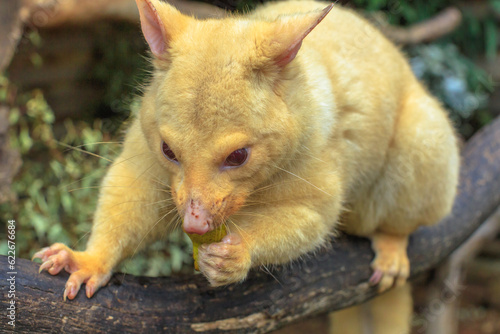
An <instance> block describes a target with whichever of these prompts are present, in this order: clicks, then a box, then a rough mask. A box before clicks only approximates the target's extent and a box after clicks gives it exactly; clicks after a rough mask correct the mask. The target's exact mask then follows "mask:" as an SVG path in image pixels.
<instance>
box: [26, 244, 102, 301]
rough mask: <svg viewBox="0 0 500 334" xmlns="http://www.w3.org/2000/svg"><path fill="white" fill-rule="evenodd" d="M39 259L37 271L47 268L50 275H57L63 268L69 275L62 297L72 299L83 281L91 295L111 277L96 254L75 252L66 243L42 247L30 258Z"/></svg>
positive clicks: (87, 293) (88, 294)
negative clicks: (40, 261)
mask: <svg viewBox="0 0 500 334" xmlns="http://www.w3.org/2000/svg"><path fill="white" fill-rule="evenodd" d="M36 258H38V259H41V260H42V264H41V265H40V269H39V272H40V273H41V272H42V271H44V270H47V271H48V272H49V274H51V275H57V274H59V272H60V271H61V270H62V269H64V270H66V271H67V272H68V273H70V274H71V275H70V276H69V278H68V281H67V282H66V287H65V289H64V294H63V298H64V300H66V297H67V298H69V299H73V298H75V297H76V295H77V294H78V291H79V290H80V286H81V285H82V283H85V285H86V287H85V290H86V295H87V297H88V298H90V297H92V296H93V295H94V293H95V292H96V291H97V290H98V289H99V288H100V287H102V286H104V285H106V284H107V283H108V281H109V279H110V277H111V270H105V269H103V266H102V261H100V260H99V259H98V258H97V257H96V256H92V255H90V254H88V253H86V252H75V251H73V250H71V249H70V248H69V247H67V246H66V245H63V244H60V243H56V244H53V245H52V246H50V247H46V248H43V249H42V250H40V251H38V252H37V253H35V255H33V258H32V260H34V259H36Z"/></svg>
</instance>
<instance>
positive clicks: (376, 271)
mask: <svg viewBox="0 0 500 334" xmlns="http://www.w3.org/2000/svg"><path fill="white" fill-rule="evenodd" d="M371 240H372V248H373V250H374V252H375V258H374V259H373V261H372V263H371V267H372V269H373V274H372V277H371V278H370V284H372V285H377V284H378V289H379V291H380V292H382V291H385V290H387V289H389V288H391V287H392V286H393V285H396V286H401V285H403V284H405V283H406V280H407V279H408V276H409V274H410V261H409V260H408V254H407V251H406V248H407V246H408V236H407V235H403V236H400V235H391V234H385V233H375V234H374V235H372V236H371Z"/></svg>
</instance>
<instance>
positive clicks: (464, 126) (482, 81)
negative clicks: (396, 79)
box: [407, 44, 493, 137]
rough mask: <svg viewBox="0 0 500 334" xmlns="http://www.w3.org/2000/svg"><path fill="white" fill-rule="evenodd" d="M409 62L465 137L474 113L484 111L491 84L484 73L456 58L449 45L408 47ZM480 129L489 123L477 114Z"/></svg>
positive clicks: (467, 61) (458, 56) (458, 53)
mask: <svg viewBox="0 0 500 334" xmlns="http://www.w3.org/2000/svg"><path fill="white" fill-rule="evenodd" d="M407 51H408V54H409V56H410V62H411V65H412V68H413V71H414V73H415V74H416V76H417V77H418V78H419V79H421V80H422V81H424V82H425V83H426V85H427V87H428V88H429V89H430V91H431V92H432V93H433V94H434V95H435V96H436V97H438V98H439V100H440V101H442V102H443V104H444V105H445V106H446V108H447V109H448V111H449V113H450V116H451V118H452V120H453V121H454V123H455V126H456V127H457V128H458V130H459V132H460V133H461V134H462V135H463V136H465V137H469V136H471V135H472V133H473V132H474V128H473V127H472V126H471V124H469V122H470V120H471V119H473V116H474V113H475V112H477V111H478V110H484V108H486V107H487V102H488V97H489V94H490V93H491V92H492V90H493V83H492V82H491V81H490V79H489V78H488V76H487V75H486V73H485V72H484V71H482V70H481V69H479V68H478V67H477V66H475V65H474V63H472V62H471V61H470V60H469V59H468V58H466V57H465V56H463V55H462V54H460V52H459V51H458V49H457V47H456V46H455V45H453V44H430V45H420V46H415V47H411V48H409V49H408V50H407ZM481 115H482V118H481V119H479V122H480V125H485V122H488V121H490V120H491V119H489V118H485V117H484V116H485V113H481Z"/></svg>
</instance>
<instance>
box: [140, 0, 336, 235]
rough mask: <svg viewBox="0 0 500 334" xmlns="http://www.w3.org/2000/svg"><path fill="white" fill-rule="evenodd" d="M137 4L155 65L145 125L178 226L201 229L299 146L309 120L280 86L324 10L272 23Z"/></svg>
mask: <svg viewBox="0 0 500 334" xmlns="http://www.w3.org/2000/svg"><path fill="white" fill-rule="evenodd" d="M136 2H137V5H138V7H139V11H140V15H141V25H142V31H143V33H144V36H145V38H146V41H147V42H148V44H149V46H150V49H151V51H152V53H153V56H154V59H153V63H154V65H155V71H154V76H153V79H152V83H151V86H150V87H149V88H148V89H147V91H146V93H145V97H144V100H143V106H142V110H141V115H140V117H141V125H142V129H143V132H144V134H145V136H146V138H147V141H148V144H149V146H150V149H151V151H152V152H153V154H156V155H157V156H158V159H159V161H160V164H161V165H162V166H163V167H164V168H165V169H166V170H168V171H169V174H170V175H171V180H170V184H171V192H172V196H173V199H174V201H175V204H176V206H177V209H178V211H179V213H180V214H181V216H183V217H184V226H183V227H184V230H185V231H186V232H189V233H198V234H204V233H206V232H208V231H210V230H212V229H214V228H215V227H217V226H218V225H220V224H222V222H223V221H224V220H225V219H226V218H227V217H229V216H230V215H231V214H233V213H235V212H236V211H238V210H239V209H240V208H241V207H242V205H244V204H245V202H246V200H247V198H248V196H249V195H250V194H251V193H252V191H253V190H255V189H256V187H258V186H259V185H260V184H262V183H263V182H265V181H266V180H268V179H269V178H270V177H271V176H272V175H273V174H275V173H276V172H277V171H279V168H278V167H277V166H280V165H281V164H282V163H283V161H285V160H287V159H291V158H292V156H294V152H296V150H297V147H299V146H300V144H301V140H302V137H303V134H304V129H303V127H305V126H307V124H303V122H302V118H303V116H302V115H298V113H297V112H295V111H294V110H292V107H290V106H289V105H288V104H287V102H286V101H287V99H288V97H287V96H286V95H287V94H289V93H288V91H287V88H286V87H287V85H290V81H291V80H290V78H293V76H294V75H295V74H294V73H295V72H296V71H294V69H293V66H292V65H293V62H292V60H293V59H294V58H295V56H296V55H297V52H298V51H299V49H300V46H301V44H302V39H303V38H304V37H305V36H306V35H307V34H308V33H309V32H310V31H311V30H312V29H313V28H314V27H315V26H316V25H317V24H318V23H319V22H320V21H321V19H322V18H323V17H324V16H325V15H326V14H327V13H328V11H329V9H330V7H329V8H327V9H325V10H323V11H318V12H312V13H308V14H302V15H298V16H290V17H284V18H281V19H278V20H276V21H272V22H267V21H251V20H243V19H237V18H234V17H233V18H226V19H223V20H206V21H199V20H195V19H193V18H191V17H188V16H184V15H182V14H181V13H179V12H178V11H177V10H176V9H174V8H173V7H171V6H170V5H168V4H166V3H163V2H160V1H157V0H154V1H153V0H136ZM291 62H292V63H291Z"/></svg>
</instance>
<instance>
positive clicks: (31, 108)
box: [0, 0, 500, 334]
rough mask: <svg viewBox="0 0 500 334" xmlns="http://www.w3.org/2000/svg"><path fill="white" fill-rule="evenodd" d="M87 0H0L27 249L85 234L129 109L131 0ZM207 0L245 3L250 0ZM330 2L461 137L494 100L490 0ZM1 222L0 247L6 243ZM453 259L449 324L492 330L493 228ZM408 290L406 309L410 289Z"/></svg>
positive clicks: (497, 37)
mask: <svg viewBox="0 0 500 334" xmlns="http://www.w3.org/2000/svg"><path fill="white" fill-rule="evenodd" d="M35 2H36V4H35ZM86 2H88V0H87V1H80V2H79V4H78V6H80V10H78V11H72V10H71V6H72V5H73V6H76V3H78V1H72V0H50V1H49V0H46V1H29V0H27V1H19V2H18V1H10V0H0V11H2V10H1V9H3V13H2V14H0V18H1V19H2V23H0V28H2V30H1V31H4V32H5V33H4V36H2V37H0V49H3V50H2V51H0V55H1V56H2V57H3V59H0V64H1V66H2V67H1V68H0V71H1V72H0V144H2V145H4V144H5V143H7V142H8V144H6V145H8V146H5V147H3V148H2V150H3V152H4V153H5V154H4V155H3V159H7V158H8V159H10V160H9V161H10V162H9V164H8V165H9V166H10V167H9V168H10V170H6V171H5V170H3V171H0V179H1V178H2V177H3V178H4V179H5V181H4V184H3V187H0V189H1V192H0V221H1V223H0V224H5V223H6V221H7V220H10V219H15V220H16V223H17V235H16V250H17V256H18V257H22V258H30V257H31V256H32V255H33V253H34V252H35V251H37V250H38V249H40V248H42V247H45V246H48V245H50V244H52V243H54V242H63V243H65V244H67V245H70V246H71V247H73V248H77V249H83V248H84V247H85V244H86V241H87V239H88V233H89V231H90V228H91V222H92V215H93V212H94V209H95V205H96V199H97V196H98V193H99V184H100V180H101V178H102V177H103V175H104V173H105V172H106V166H108V165H109V164H110V161H112V160H113V159H114V158H115V157H116V156H117V154H118V152H119V151H120V140H121V139H122V135H123V129H124V127H123V125H122V124H123V123H124V122H125V123H126V121H127V119H129V117H130V115H131V114H132V113H134V112H135V111H137V108H138V105H139V100H138V99H139V96H140V93H141V86H142V85H143V84H144V83H145V82H147V78H148V75H149V74H148V73H149V71H150V70H151V67H150V66H149V62H148V60H147V59H148V55H147V52H146V44H145V42H144V40H143V37H142V35H141V33H140V27H139V23H138V17H137V13H136V12H135V3H134V1H132V0H108V1H100V0H94V1H93V4H94V7H95V8H97V9H94V11H95V15H92V11H91V9H89V10H86V9H85V8H83V9H82V8H81V7H82V6H83V7H85V5H86ZM101 2H102V4H100V3H101ZM207 2H208V3H210V4H211V5H216V6H218V7H219V8H224V9H226V10H230V11H238V12H244V11H250V10H252V9H253V8H254V7H255V6H256V5H258V4H259V3H260V2H261V1H253V0H214V1H207ZM96 4H97V6H96ZM174 4H175V5H177V6H178V8H179V9H181V10H183V11H185V12H193V13H197V14H198V16H200V17H207V16H221V15H224V14H223V12H222V9H220V10H219V9H216V7H212V6H210V5H206V7H205V6H203V5H199V4H198V3H193V2H190V1H182V0H177V1H175V3H174ZM338 5H339V6H340V5H343V6H348V7H353V8H356V9H358V10H359V11H360V12H361V13H362V14H363V15H365V16H366V17H368V18H369V19H370V20H371V21H373V22H374V24H375V25H377V26H379V27H380V29H382V30H383V31H384V33H386V35H387V36H388V37H389V38H391V39H393V40H394V41H395V42H396V43H397V44H398V45H400V46H401V48H402V50H403V51H404V52H405V53H406V55H407V57H408V58H409V60H410V63H411V65H412V68H413V70H414V72H415V74H416V75H417V76H418V77H419V78H421V79H422V80H423V81H424V82H425V83H426V85H427V86H428V87H429V89H430V90H431V91H432V93H433V94H434V95H436V96H437V97H438V98H439V99H440V100H441V101H442V102H443V103H444V104H445V106H446V108H447V110H448V111H449V112H450V116H451V118H452V119H453V122H454V124H455V126H456V129H457V131H458V132H459V133H460V136H461V137H462V138H463V139H464V140H467V139H468V138H470V137H471V136H472V135H473V134H474V133H475V132H476V131H478V130H479V129H480V128H481V127H482V126H484V125H486V124H488V123H489V122H491V121H492V120H493V119H494V118H495V117H497V116H498V115H499V114H500V91H499V90H498V89H497V88H498V87H497V86H496V84H495V83H498V82H499V81H500V57H499V56H500V53H499V45H500V26H499V24H498V23H499V22H500V1H499V0H463V1H458V2H457V1H448V0H437V1H425V0H413V1H395V0H394V1H393V0H371V1H368V0H352V1H339V3H338ZM113 6H114V7H113ZM120 6H122V7H120ZM68 8H70V9H68ZM82 13H87V14H82ZM0 34H2V33H0ZM9 50H11V51H12V52H11V53H9V52H10V51H9ZM7 124H9V127H7V126H6V125H7ZM7 139H8V140H7ZM4 142H5V143H4ZM2 150H0V152H2ZM2 173H3V174H2ZM9 175H11V176H13V177H14V179H13V181H12V183H9V182H8V181H7V179H8V178H9ZM6 184H7V186H6ZM4 231H6V229H5V228H3V229H1V233H0V254H6V253H7V244H6V242H5V239H6V234H5V233H4ZM190 247H191V245H190V241H189V239H187V237H186V236H185V235H184V234H183V233H174V234H173V235H171V236H170V237H169V239H168V240H167V241H166V242H165V241H159V242H157V243H154V244H152V245H150V246H148V247H147V249H146V250H145V251H143V252H141V253H140V254H138V255H137V256H136V257H135V258H134V259H132V260H128V261H126V262H125V263H124V264H123V265H122V266H121V268H120V269H119V270H121V271H122V272H126V273H130V274H133V275H146V276H158V275H169V274H171V273H179V272H181V273H190V272H192V270H193V269H192V267H193V264H192V259H191V255H190ZM465 269H466V273H467V274H466V289H464V290H463V292H462V294H461V296H460V310H459V319H460V324H459V332H460V333H461V334H472V333H474V334H475V333H500V238H498V237H497V238H496V239H495V240H493V241H491V242H489V243H487V244H485V245H484V247H483V249H482V251H481V252H480V255H479V256H478V257H477V258H475V259H474V260H473V261H471V262H470V263H468V264H467V266H466V268H465ZM418 292H419V290H418V288H417V289H416V292H415V293H416V294H418ZM416 301H417V310H418V301H419V298H418V296H416ZM324 323H325V319H324V317H319V318H316V319H313V320H310V321H308V322H306V323H305V324H302V325H298V326H299V327H295V328H296V329H295V330H296V331H297V332H300V331H303V330H304V329H305V328H309V329H310V330H314V328H316V329H317V330H318V331H315V332H321V330H322V329H324ZM301 326H302V327H301ZM304 326H306V327H304ZM322 326H323V327H322ZM291 330H292V329H286V332H287V333H290V331H291ZM283 333H285V331H284V332H283Z"/></svg>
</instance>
